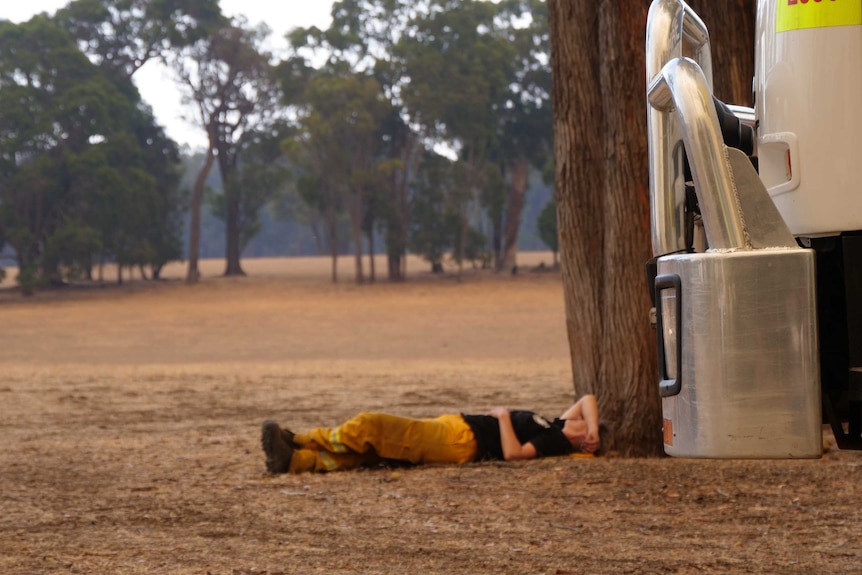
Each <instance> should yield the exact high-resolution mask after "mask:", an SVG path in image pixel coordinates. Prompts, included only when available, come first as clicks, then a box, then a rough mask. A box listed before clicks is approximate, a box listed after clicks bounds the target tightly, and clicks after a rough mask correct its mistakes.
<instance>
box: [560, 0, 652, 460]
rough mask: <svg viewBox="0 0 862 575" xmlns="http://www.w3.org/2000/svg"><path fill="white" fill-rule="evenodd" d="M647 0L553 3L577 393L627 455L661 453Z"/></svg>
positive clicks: (565, 259) (566, 280)
mask: <svg viewBox="0 0 862 575" xmlns="http://www.w3.org/2000/svg"><path fill="white" fill-rule="evenodd" d="M647 8H648V3H647V2H644V1H639V0H638V1H636V0H625V1H623V0H549V2H548V9H549V21H550V32H551V44H552V52H551V67H552V73H553V77H554V86H553V102H554V140H555V144H554V147H555V150H554V153H555V157H556V162H555V164H556V167H555V169H556V174H555V177H556V195H557V198H556V199H557V206H558V209H557V218H558V228H559V231H560V259H561V265H562V271H563V285H564V291H565V296H564V297H565V302H566V325H567V332H568V336H569V347H570V350H571V362H572V373H573V377H574V387H575V392H576V395H581V394H584V393H595V395H596V397H597V399H598V400H599V404H600V405H601V409H602V417H603V418H604V419H606V420H607V421H609V422H610V423H611V425H612V426H613V427H614V428H615V440H616V441H615V449H617V450H618V451H619V452H620V453H621V454H623V455H658V454H660V453H661V452H662V438H661V403H660V401H659V395H658V382H657V367H656V353H655V333H654V331H653V330H652V329H651V328H650V325H649V321H648V311H649V309H650V307H651V304H650V301H649V294H648V290H647V286H646V284H645V275H644V271H643V270H644V263H645V262H646V261H647V260H648V259H649V258H650V256H651V252H650V231H649V198H648V181H649V175H648V167H647V149H646V141H647V136H646V110H645V105H646V104H645V94H646V82H645V80H644V43H645V23H646V14H647Z"/></svg>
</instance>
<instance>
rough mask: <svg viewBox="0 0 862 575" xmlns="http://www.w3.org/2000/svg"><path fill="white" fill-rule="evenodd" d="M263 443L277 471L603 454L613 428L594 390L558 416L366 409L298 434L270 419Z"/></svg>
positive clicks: (272, 468) (496, 411)
mask: <svg viewBox="0 0 862 575" xmlns="http://www.w3.org/2000/svg"><path fill="white" fill-rule="evenodd" d="M261 435H262V437H261V443H262V445H263V450H264V452H265V454H266V469H267V471H269V472H270V473H303V472H306V471H335V470H342V469H355V468H357V467H364V466H370V465H375V464H380V463H386V462H387V461H390V462H400V463H409V464H420V463H455V464H461V463H467V462H470V461H480V460H484V459H500V460H505V461H514V460H517V459H533V458H536V457H550V456H555V455H566V454H570V453H584V454H592V455H601V454H603V453H605V452H606V451H607V447H608V446H607V443H608V441H607V440H608V438H609V430H608V428H607V425H606V424H605V423H604V422H600V421H599V409H598V404H597V403H596V398H595V396H593V395H585V396H583V397H582V398H581V399H579V400H578V401H577V402H576V403H575V404H574V405H572V406H571V407H570V408H569V409H567V410H566V411H565V412H564V413H563V414H562V415H561V416H560V417H559V418H557V419H555V420H553V421H549V420H547V419H545V418H544V417H542V416H541V415H538V414H537V413H534V412H532V411H520V410H517V411H510V410H508V409H506V408H503V407H497V408H495V409H493V410H491V411H490V412H488V413H487V414H485V415H464V414H460V415H441V416H440V417H437V418H436V419H413V418H407V417H399V416H395V415H389V414H386V413H360V414H359V415H357V416H356V417H354V418H352V419H349V420H348V421H346V422H344V423H342V424H341V425H339V426H338V427H333V428H317V429H312V430H311V431H308V432H307V433H296V434H294V433H293V432H291V431H289V430H288V429H285V428H282V427H280V426H279V425H278V424H277V423H276V422H274V421H271V420H267V421H264V422H263V428H262V434H261Z"/></svg>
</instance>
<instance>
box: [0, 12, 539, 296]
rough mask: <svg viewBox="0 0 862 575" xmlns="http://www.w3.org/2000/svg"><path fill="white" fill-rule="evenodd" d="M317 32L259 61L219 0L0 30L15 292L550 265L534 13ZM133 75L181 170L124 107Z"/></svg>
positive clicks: (2, 206) (383, 22)
mask: <svg viewBox="0 0 862 575" xmlns="http://www.w3.org/2000/svg"><path fill="white" fill-rule="evenodd" d="M332 17H333V20H332V24H331V26H330V27H329V28H328V29H326V30H320V29H317V28H310V29H295V30H294V31H293V32H291V33H290V34H289V38H288V39H289V41H290V49H289V50H288V52H287V53H286V54H282V55H279V56H278V57H276V56H275V55H273V54H271V53H268V52H267V51H266V50H265V49H264V45H265V42H266V40H267V36H268V35H269V30H268V29H266V28H265V27H263V26H259V27H253V26H250V25H249V24H248V23H247V22H246V21H244V20H242V19H237V18H228V17H226V16H225V15H224V14H222V12H221V9H220V6H219V3H218V0H74V1H72V2H70V3H69V4H68V5H67V6H66V7H65V8H63V9H61V10H59V11H58V12H57V13H56V14H55V16H54V17H48V16H47V15H44V14H43V15H39V16H36V17H34V18H33V19H31V20H30V21H28V22H25V23H22V24H13V23H11V22H8V21H2V20H0V245H5V246H6V248H5V250H4V253H8V254H10V255H11V257H12V258H14V260H15V264H16V266H17V268H18V269H19V270H20V273H19V275H18V277H17V281H18V283H19V284H20V285H21V286H22V288H23V289H24V292H25V293H29V292H32V291H33V290H34V289H37V288H39V287H40V286H45V285H50V284H53V283H62V282H65V281H67V280H68V279H70V278H78V279H80V278H88V279H97V278H101V269H102V265H101V264H103V263H106V262H113V263H118V264H119V266H117V267H118V269H119V270H120V272H119V276H118V277H117V278H116V279H117V280H118V281H122V274H123V271H122V270H123V268H128V267H132V266H133V267H137V268H140V270H141V271H142V272H148V275H149V277H153V278H158V277H159V273H160V271H161V269H162V267H163V266H164V265H165V264H166V263H168V262H170V261H175V260H178V259H187V260H188V262H189V278H188V279H189V281H194V280H195V279H196V278H197V275H196V274H197V260H198V258H200V257H224V258H225V260H226V262H227V267H226V270H227V271H226V273H227V274H229V275H230V274H241V273H243V272H242V267H241V258H242V257H243V256H265V255H266V256H269V255H309V254H320V253H325V254H329V255H331V256H332V258H333V260H334V259H335V258H337V257H339V256H340V255H345V254H350V256H351V257H354V258H355V261H356V272H357V273H356V278H357V281H359V282H362V281H364V280H365V279H367V274H366V272H365V270H364V269H363V256H364V255H366V254H369V253H385V254H387V255H388V262H389V265H388V268H387V270H386V274H387V277H388V278H389V279H390V280H393V281H398V280H401V279H403V270H404V259H405V256H406V254H407V253H408V252H411V253H415V254H419V255H422V256H423V257H424V258H425V259H426V260H427V261H428V262H429V265H430V266H432V268H442V262H443V259H444V258H453V259H454V260H455V261H456V262H457V263H458V264H459V265H462V264H463V263H465V262H472V263H473V264H474V265H483V266H489V267H491V266H493V267H495V268H496V269H498V270H508V269H511V268H512V267H514V266H515V265H516V253H517V250H518V248H519V247H521V248H528V249H540V248H543V247H546V246H547V247H551V249H553V250H554V251H556V220H555V216H554V210H553V204H552V202H551V197H552V190H551V188H550V186H549V185H548V184H547V183H543V182H547V180H548V178H547V177H543V175H546V174H550V173H552V166H551V165H550V163H551V147H552V146H551V129H552V128H551V107H550V81H551V79H550V67H549V47H548V46H549V44H548V29H547V9H546V6H545V3H544V2H542V1H539V0H502V1H501V2H498V3H491V2H483V1H477V0H395V1H392V0H362V1H356V0H342V1H338V2H335V3H334V4H333V8H332ZM150 61H160V62H162V63H163V64H165V65H167V66H168V68H169V69H170V70H171V71H172V72H173V74H174V78H175V81H176V83H177V85H178V86H179V87H180V88H181V90H182V91H183V97H184V102H183V103H184V104H185V106H186V109H187V111H188V113H189V115H190V116H192V117H194V118H196V119H197V122H198V124H199V126H200V129H201V131H202V133H204V134H206V135H207V141H208V146H207V147H206V149H205V150H203V151H201V152H200V153H197V154H191V155H190V154H189V153H185V154H181V153H180V150H179V149H178V146H177V145H176V143H175V142H173V141H171V140H170V139H169V138H168V137H167V136H166V134H165V132H164V130H163V128H162V127H161V126H159V125H158V124H157V123H156V121H155V118H154V117H153V114H152V111H151V109H150V108H149V106H147V105H146V103H145V102H143V101H142V100H141V97H140V94H139V92H138V90H137V88H136V87H135V84H134V82H133V78H134V76H135V73H136V72H137V71H138V70H139V69H140V68H141V67H142V66H144V65H145V64H146V63H147V62H150ZM183 103H181V102H178V103H177V105H178V106H179V105H181V104H183ZM540 238H541V240H540ZM540 242H541V243H540ZM332 269H333V278H332V279H333V280H334V281H335V280H337V277H336V275H335V270H336V266H334V265H333V268H332Z"/></svg>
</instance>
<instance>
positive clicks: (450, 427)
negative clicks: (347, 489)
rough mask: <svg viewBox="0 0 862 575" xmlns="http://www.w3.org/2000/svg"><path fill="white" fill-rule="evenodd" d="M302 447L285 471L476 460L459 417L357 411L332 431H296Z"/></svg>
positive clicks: (473, 444) (471, 439) (471, 440)
mask: <svg viewBox="0 0 862 575" xmlns="http://www.w3.org/2000/svg"><path fill="white" fill-rule="evenodd" d="M294 442H296V443H298V444H299V445H302V448H301V449H297V450H296V451H294V453H293V458H292V459H291V460H290V469H289V471H290V473H302V472H304V471H335V470H337V469H353V468H356V467H360V466H362V465H370V464H374V463H378V462H380V461H382V460H384V459H394V460H398V461H406V462H410V463H466V462H468V461H473V459H475V457H476V453H477V446H476V439H475V437H474V436H473V431H472V430H471V429H470V426H469V425H467V424H466V423H465V422H464V418H462V417H461V416H460V415H442V416H440V417H438V418H436V419H411V418H408V417H398V416H395V415H388V414H386V413H360V414H359V415H357V416H356V417H354V418H353V419H350V420H348V421H346V422H344V423H343V424H341V425H340V426H338V427H333V428H317V429H313V430H311V431H309V432H308V433H297V434H296V436H294Z"/></svg>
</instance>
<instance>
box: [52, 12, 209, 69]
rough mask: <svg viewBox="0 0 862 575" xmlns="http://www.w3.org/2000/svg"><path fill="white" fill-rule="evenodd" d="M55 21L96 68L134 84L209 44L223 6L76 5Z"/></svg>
mask: <svg viewBox="0 0 862 575" xmlns="http://www.w3.org/2000/svg"><path fill="white" fill-rule="evenodd" d="M55 19H56V20H57V22H58V23H59V24H60V25H61V26H62V27H63V28H65V29H66V30H67V31H68V32H69V33H70V34H71V35H72V37H73V38H75V40H76V41H77V43H78V46H79V47H80V49H81V51H82V52H84V53H86V54H87V55H88V56H89V57H90V58H91V60H92V61H93V62H94V63H95V64H96V65H98V66H99V67H101V68H102V69H105V70H110V71H111V72H112V73H113V74H115V75H116V76H118V77H122V78H126V79H128V78H131V77H132V76H133V75H134V74H135V72H137V71H138V70H139V69H140V68H141V67H142V66H143V65H144V64H146V63H147V62H149V61H151V60H160V59H162V58H163V57H164V56H165V55H166V54H167V53H169V52H171V51H172V50H177V49H179V48H182V47H183V46H187V45H189V44H192V43H194V42H196V41H198V40H200V39H202V38H205V37H206V36H207V35H208V34H209V33H210V31H211V30H212V28H213V27H214V26H218V25H219V23H220V22H221V21H222V19H223V17H222V15H221V11H220V9H219V4H218V0H73V1H72V2H70V3H69V4H68V6H66V7H65V8H63V9H61V10H58V11H57V13H56V15H55Z"/></svg>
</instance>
